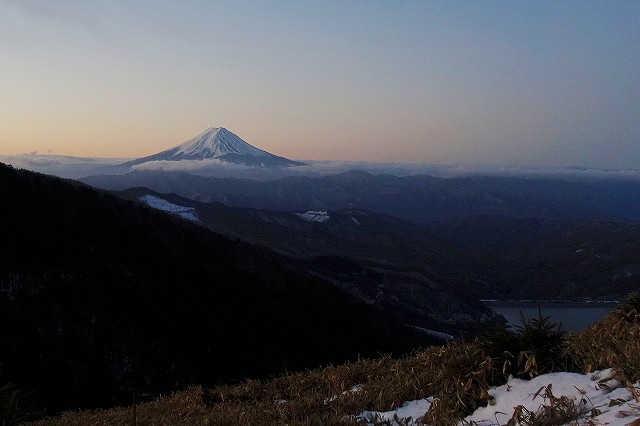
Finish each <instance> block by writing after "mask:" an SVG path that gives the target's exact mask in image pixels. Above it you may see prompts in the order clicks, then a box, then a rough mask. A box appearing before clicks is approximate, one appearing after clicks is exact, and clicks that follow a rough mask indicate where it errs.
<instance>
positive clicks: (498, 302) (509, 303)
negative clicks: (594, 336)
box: [478, 299, 620, 307]
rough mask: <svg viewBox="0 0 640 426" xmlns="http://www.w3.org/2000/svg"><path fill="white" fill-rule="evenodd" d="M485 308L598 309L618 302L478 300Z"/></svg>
mask: <svg viewBox="0 0 640 426" xmlns="http://www.w3.org/2000/svg"><path fill="white" fill-rule="evenodd" d="M478 300H479V301H480V302H482V303H484V304H485V305H486V306H488V307H491V306H531V307H535V306H538V305H540V306H542V307H545V306H546V307H551V306H556V307H599V306H616V305H618V304H619V303H620V301H619V300H532V299H525V300H495V299H478Z"/></svg>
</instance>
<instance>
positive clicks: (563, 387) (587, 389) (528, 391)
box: [359, 370, 640, 426]
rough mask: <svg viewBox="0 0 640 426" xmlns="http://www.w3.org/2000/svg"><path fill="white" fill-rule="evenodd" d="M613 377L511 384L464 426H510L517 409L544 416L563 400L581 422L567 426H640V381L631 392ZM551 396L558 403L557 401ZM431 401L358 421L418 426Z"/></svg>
mask: <svg viewBox="0 0 640 426" xmlns="http://www.w3.org/2000/svg"><path fill="white" fill-rule="evenodd" d="M611 374H612V370H603V371H600V372H596V373H592V374H576V373H552V374H545V375H542V376H538V377H536V378H535V379H533V380H530V381H526V380H520V379H510V380H509V381H508V382H507V384H506V385H503V386H499V387H496V388H492V389H491V390H490V391H489V394H490V395H491V396H492V397H493V398H494V401H493V402H494V404H493V405H489V406H487V407H484V408H479V409H477V410H476V411H475V412H474V413H473V414H471V415H470V416H468V417H467V418H465V419H464V420H463V421H462V422H461V423H460V425H467V424H474V425H479V426H489V425H506V424H507V422H508V421H509V420H510V419H511V417H512V416H513V413H514V411H515V409H516V407H518V406H522V407H524V409H523V410H522V411H523V412H524V413H526V412H527V411H529V412H540V411H541V410H542V409H543V406H551V405H552V404H556V405H557V401H558V399H559V398H561V397H563V396H564V397H567V398H568V399H569V400H570V402H571V403H572V405H573V407H575V409H576V410H577V412H578V413H579V418H578V419H576V420H574V421H572V422H568V423H566V424H567V425H615V426H617V425H625V426H640V382H638V383H635V385H634V388H633V389H627V388H625V387H623V386H622V385H621V384H620V383H619V382H618V381H617V380H615V379H613V378H611ZM550 395H553V397H555V398H557V399H555V398H554V400H553V401H552V398H551V396H550ZM432 401H433V399H432V398H427V399H422V400H418V401H409V402H406V403H405V404H404V405H403V406H402V407H400V408H398V409H397V410H395V411H388V412H384V413H379V412H371V411H365V412H363V413H361V414H360V416H359V418H360V419H363V420H365V421H367V422H369V423H368V424H374V423H375V422H380V421H384V420H387V421H389V422H391V424H393V425H417V424H421V423H420V422H421V420H422V417H423V416H424V414H425V412H426V411H427V410H428V409H429V407H430V406H431V403H432ZM565 401H566V400H565Z"/></svg>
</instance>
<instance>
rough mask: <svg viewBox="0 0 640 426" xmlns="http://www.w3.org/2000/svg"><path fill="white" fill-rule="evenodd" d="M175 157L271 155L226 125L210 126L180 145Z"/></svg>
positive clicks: (202, 157)
mask: <svg viewBox="0 0 640 426" xmlns="http://www.w3.org/2000/svg"><path fill="white" fill-rule="evenodd" d="M176 148H177V152H176V153H175V154H174V157H180V159H184V158H188V159H191V160H196V159H205V158H217V157H220V156H223V155H225V154H239V155H252V156H255V157H262V156H269V155H271V154H269V153H268V152H266V151H263V150H261V149H258V148H256V147H254V146H251V145H249V144H248V143H246V142H245V141H243V140H242V139H241V138H239V137H238V136H236V135H235V134H233V133H231V132H230V131H228V130H227V129H225V128H224V127H210V128H208V129H207V130H205V131H204V132H202V133H200V134H199V135H198V136H196V137H195V138H192V139H189V140H188V141H186V142H184V143H183V144H182V145H179V146H178V147H176Z"/></svg>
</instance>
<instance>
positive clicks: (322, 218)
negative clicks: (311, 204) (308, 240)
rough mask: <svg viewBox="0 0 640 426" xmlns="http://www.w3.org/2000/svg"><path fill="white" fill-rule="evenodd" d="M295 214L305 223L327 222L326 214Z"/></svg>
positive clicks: (312, 212) (309, 212) (310, 212)
mask: <svg viewBox="0 0 640 426" xmlns="http://www.w3.org/2000/svg"><path fill="white" fill-rule="evenodd" d="M296 214H297V215H298V216H300V217H301V218H302V219H304V220H306V221H307V222H326V221H327V220H329V215H328V214H327V212H314V211H311V210H309V211H308V212H306V213H296Z"/></svg>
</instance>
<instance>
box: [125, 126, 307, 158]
mask: <svg viewBox="0 0 640 426" xmlns="http://www.w3.org/2000/svg"><path fill="white" fill-rule="evenodd" d="M207 159H217V160H220V161H226V162H229V163H237V164H243V165H247V166H262V167H270V168H278V167H290V166H298V165H302V164H303V163H299V162H297V161H292V160H289V159H288V158H284V157H279V156H277V155H273V154H271V153H269V152H267V151H264V150H261V149H259V148H256V147H255V146H253V145H250V144H249V143H247V142H245V141H244V140H242V139H241V138H240V137H239V136H237V135H236V134H234V133H232V132H230V131H229V130H227V129H225V128H224V127H210V128H208V129H207V130H205V131H204V132H202V133H200V134H199V135H198V136H195V137H193V138H191V139H189V140H187V141H185V142H183V143H182V144H180V145H178V146H175V147H173V148H169V149H167V150H164V151H162V152H159V153H157V154H153V155H149V156H147V157H142V158H138V159H136V160H132V161H128V162H126V163H124V164H125V165H128V166H135V165H138V164H143V163H146V162H149V161H181V160H207Z"/></svg>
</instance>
